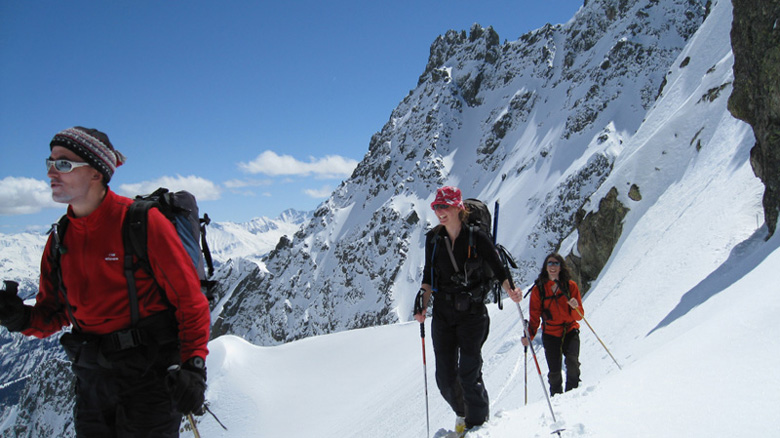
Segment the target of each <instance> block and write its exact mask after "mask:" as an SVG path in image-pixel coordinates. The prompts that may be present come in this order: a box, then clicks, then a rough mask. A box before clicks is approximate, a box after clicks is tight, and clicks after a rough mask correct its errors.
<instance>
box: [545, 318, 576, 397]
mask: <svg viewBox="0 0 780 438" xmlns="http://www.w3.org/2000/svg"><path fill="white" fill-rule="evenodd" d="M542 343H543V344H544V355H545V357H546V358H547V368H549V373H547V381H548V382H549V383H550V395H555V394H562V393H563V375H562V372H561V365H562V362H563V361H562V359H563V357H565V358H566V362H565V363H566V390H567V391H568V390H570V389H574V388H576V387H578V386H579V384H580V331H579V330H577V329H575V330H571V331H569V332H566V333H565V334H564V336H563V337H562V338H559V337H557V336H552V335H548V334H546V333H543V334H542Z"/></svg>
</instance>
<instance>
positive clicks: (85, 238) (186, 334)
mask: <svg viewBox="0 0 780 438" xmlns="http://www.w3.org/2000/svg"><path fill="white" fill-rule="evenodd" d="M132 202H133V201H132V200H131V199H130V198H125V197H123V196H119V195H117V194H115V193H114V192H112V191H111V190H110V189H109V190H108V192H107V194H106V197H105V198H104V200H103V202H102V203H101V204H100V206H99V207H98V208H97V209H96V210H95V211H94V212H92V213H91V214H89V215H87V216H85V217H81V218H76V217H73V215H72V212H71V211H70V209H68V216H69V220H70V224H69V225H68V228H67V230H66V232H65V235H64V241H63V245H64V246H65V248H67V252H66V253H65V254H63V255H62V256H61V257H60V263H61V265H62V278H63V283H64V284H65V288H66V291H67V295H68V301H69V303H70V305H71V308H72V309H73V316H74V318H75V319H76V321H77V322H78V326H79V327H80V328H81V329H82V331H83V332H85V333H91V334H98V335H100V334H106V333H111V332H113V331H116V330H121V329H125V328H128V327H129V326H130V307H129V299H128V294H127V279H126V278H125V275H124V269H123V260H124V254H125V249H124V245H123V243H122V221H123V220H124V217H125V213H126V212H127V209H128V207H129V206H130V204H131V203H132ZM52 238H53V236H49V242H48V243H47V245H46V249H45V250H44V253H43V257H42V260H41V279H40V287H39V292H38V295H37V297H36V303H35V306H34V307H33V309H32V312H31V317H30V327H29V328H28V329H27V330H25V331H24V332H23V333H24V334H25V335H29V336H36V337H39V338H43V337H46V336H50V335H52V334H54V333H56V332H58V331H60V330H61V329H62V327H64V326H68V325H70V320H69V319H68V314H67V309H66V307H65V305H64V302H63V298H62V295H61V294H60V292H59V288H58V282H57V278H56V272H53V268H52V255H51V250H52V247H53V245H51V239H52ZM147 245H148V254H149V262H150V264H151V267H152V271H153V272H154V278H152V277H151V276H150V275H149V274H148V273H146V272H145V271H144V270H143V269H139V270H138V271H136V273H135V278H136V287H137V289H138V306H139V313H140V317H141V318H144V317H147V316H150V315H153V314H155V313H158V312H162V311H165V310H167V309H168V308H169V307H168V305H167V304H166V303H165V301H164V299H163V297H162V295H161V292H160V290H159V288H160V287H161V288H162V293H164V294H165V297H166V298H167V299H168V301H169V302H170V303H171V304H172V305H173V307H174V308H175V314H176V319H177V321H178V325H179V339H180V342H181V359H182V361H185V360H187V359H189V358H191V357H193V356H200V357H203V358H205V357H206V355H207V354H208V346H207V344H208V339H209V326H210V321H209V319H210V315H209V306H208V301H207V300H206V297H205V296H204V295H203V293H202V292H201V290H200V280H199V279H198V275H197V273H196V271H195V267H194V266H193V264H192V261H191V259H190V257H189V255H188V254H187V252H186V251H185V249H184V247H183V246H182V244H181V241H180V240H179V236H178V234H177V233H176V230H175V228H174V227H173V224H171V222H170V221H169V220H168V219H166V218H165V217H164V216H163V215H162V213H160V212H159V211H158V210H157V209H154V208H153V209H151V210H149V220H148V243H147ZM155 279H157V282H156V283H155ZM157 284H159V286H160V287H158V286H157Z"/></svg>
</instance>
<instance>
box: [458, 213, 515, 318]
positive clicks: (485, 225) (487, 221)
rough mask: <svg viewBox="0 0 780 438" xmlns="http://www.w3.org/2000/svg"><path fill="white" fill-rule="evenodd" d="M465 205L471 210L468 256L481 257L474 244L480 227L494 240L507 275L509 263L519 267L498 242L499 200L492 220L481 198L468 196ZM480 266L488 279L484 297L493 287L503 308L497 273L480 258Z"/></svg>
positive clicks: (472, 257)
mask: <svg viewBox="0 0 780 438" xmlns="http://www.w3.org/2000/svg"><path fill="white" fill-rule="evenodd" d="M463 205H464V206H465V207H466V210H467V211H468V212H469V216H468V219H467V221H466V226H467V227H468V229H469V251H468V258H469V259H479V253H478V251H477V247H476V245H475V244H474V230H475V229H479V230H482V232H483V233H485V234H486V235H487V236H488V238H490V240H491V241H492V242H493V249H494V250H495V251H496V253H498V257H499V259H501V263H502V264H503V265H504V269H505V270H506V271H507V275H509V272H510V271H509V265H511V266H512V267H513V268H517V264H516V263H515V260H514V258H513V257H512V254H510V253H509V251H508V250H507V249H506V248H505V247H504V246H503V245H500V244H498V243H497V242H496V235H497V231H498V207H499V204H498V201H496V203H495V211H496V215H495V218H494V219H495V220H491V215H490V210H488V207H487V205H485V203H484V202H482V201H480V200H479V199H475V198H468V199H464V200H463ZM491 223H492V225H493V230H492V232H491V228H490V225H491ZM480 267H481V269H482V275H483V278H485V279H486V281H485V282H484V283H483V290H482V294H483V299H484V297H485V296H486V295H487V293H488V292H489V291H490V290H491V289H492V290H493V302H494V303H497V304H498V307H499V309H503V307H504V306H503V303H502V302H501V285H500V284H499V283H498V280H497V278H496V275H495V273H494V272H493V269H491V268H490V266H489V265H488V264H487V263H486V262H485V260H484V259H481V260H480Z"/></svg>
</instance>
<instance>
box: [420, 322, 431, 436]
mask: <svg viewBox="0 0 780 438" xmlns="http://www.w3.org/2000/svg"><path fill="white" fill-rule="evenodd" d="M420 338H421V339H422V359H423V380H425V427H426V431H427V436H428V437H429V438H430V436H431V421H430V417H429V415H428V366H427V365H426V364H425V323H424V322H421V323H420Z"/></svg>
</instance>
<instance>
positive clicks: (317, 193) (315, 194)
mask: <svg viewBox="0 0 780 438" xmlns="http://www.w3.org/2000/svg"><path fill="white" fill-rule="evenodd" d="M303 193H306V194H307V195H309V196H311V197H312V198H327V197H328V196H330V194H331V193H333V189H332V188H330V187H329V186H322V187H320V188H319V189H306V190H304V191H303Z"/></svg>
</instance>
